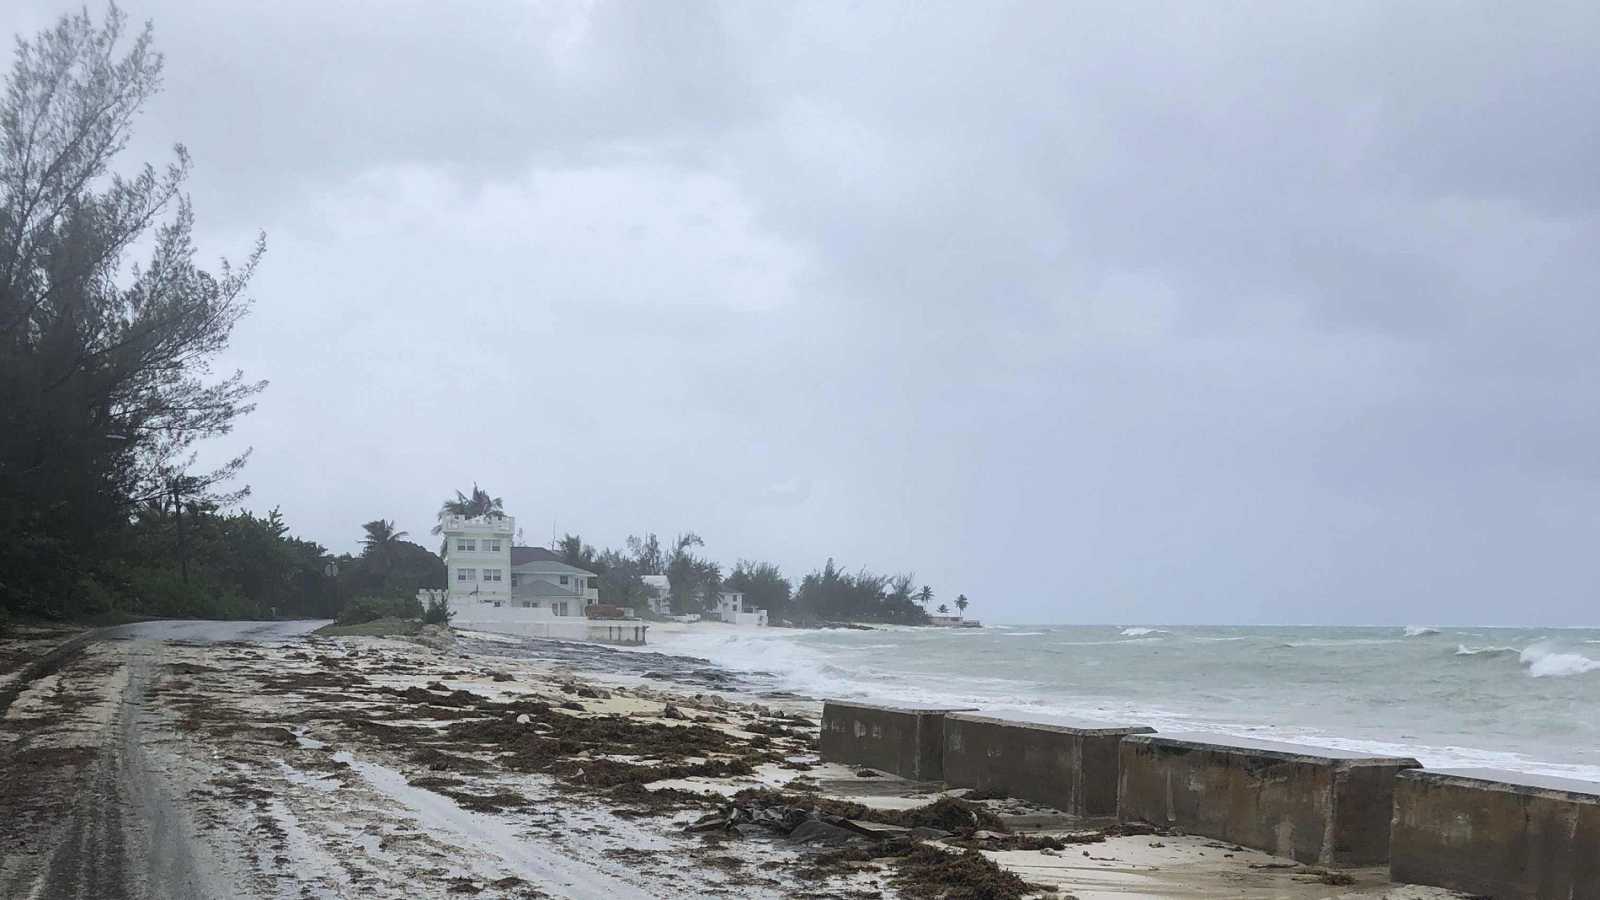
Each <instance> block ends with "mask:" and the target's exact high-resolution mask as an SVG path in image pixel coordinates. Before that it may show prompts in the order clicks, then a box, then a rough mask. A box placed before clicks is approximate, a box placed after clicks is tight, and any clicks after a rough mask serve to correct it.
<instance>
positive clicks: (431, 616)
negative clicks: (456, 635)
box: [422, 595, 455, 625]
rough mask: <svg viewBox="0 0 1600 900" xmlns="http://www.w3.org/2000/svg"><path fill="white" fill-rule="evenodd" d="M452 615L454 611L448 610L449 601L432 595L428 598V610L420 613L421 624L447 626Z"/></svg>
mask: <svg viewBox="0 0 1600 900" xmlns="http://www.w3.org/2000/svg"><path fill="white" fill-rule="evenodd" d="M454 615H455V611H454V610H452V609H451V608H450V601H449V600H446V599H445V598H444V597H441V596H438V595H434V596H432V597H429V598H428V608H427V609H425V610H423V611H422V624H424V625H449V624H450V618H451V617H452V616H454Z"/></svg>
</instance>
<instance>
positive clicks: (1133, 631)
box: [1122, 627, 1172, 637]
mask: <svg viewBox="0 0 1600 900" xmlns="http://www.w3.org/2000/svg"><path fill="white" fill-rule="evenodd" d="M1171 633H1172V632H1170V631H1165V630H1163V629H1160V628H1138V627H1136V628H1124V629H1122V636H1123V637H1144V636H1145V635H1149V634H1171Z"/></svg>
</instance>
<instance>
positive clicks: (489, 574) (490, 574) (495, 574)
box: [483, 569, 500, 581]
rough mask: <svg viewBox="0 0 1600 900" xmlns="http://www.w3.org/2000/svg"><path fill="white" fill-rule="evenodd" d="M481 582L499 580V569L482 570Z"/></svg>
mask: <svg viewBox="0 0 1600 900" xmlns="http://www.w3.org/2000/svg"><path fill="white" fill-rule="evenodd" d="M483 580H484V581H499V580H500V570H499V569H484V570H483Z"/></svg>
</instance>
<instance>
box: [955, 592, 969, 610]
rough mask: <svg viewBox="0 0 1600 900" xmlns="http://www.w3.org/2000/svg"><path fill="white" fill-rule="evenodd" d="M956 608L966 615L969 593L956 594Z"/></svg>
mask: <svg viewBox="0 0 1600 900" xmlns="http://www.w3.org/2000/svg"><path fill="white" fill-rule="evenodd" d="M956 609H959V610H961V614H962V615H966V613H967V595H966V594H957V595H956Z"/></svg>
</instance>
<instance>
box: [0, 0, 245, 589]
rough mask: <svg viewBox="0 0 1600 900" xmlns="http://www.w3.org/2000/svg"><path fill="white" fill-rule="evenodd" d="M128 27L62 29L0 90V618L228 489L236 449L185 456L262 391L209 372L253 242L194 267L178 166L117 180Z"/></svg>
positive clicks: (229, 327) (231, 321)
mask: <svg viewBox="0 0 1600 900" xmlns="http://www.w3.org/2000/svg"><path fill="white" fill-rule="evenodd" d="M126 26H127V20H126V17H125V16H124V15H123V14H122V13H121V12H120V11H119V10H117V9H116V8H115V7H112V8H111V9H110V11H109V12H108V13H107V15H106V17H105V19H104V21H103V22H98V23H97V22H96V21H95V20H93V19H92V18H91V17H90V16H89V14H88V13H87V12H78V13H73V14H70V15H67V16H63V17H62V18H61V19H60V20H59V21H58V22H57V23H56V24H55V25H54V26H52V27H50V28H48V29H46V30H44V31H42V32H40V33H39V34H37V35H35V36H34V37H33V38H31V39H23V40H19V41H18V42H17V45H16V51H15V61H14V63H13V65H12V68H11V72H10V74H9V75H8V76H7V77H6V79H5V87H4V91H3V92H0V573H3V574H0V603H8V602H9V603H11V604H13V605H18V604H20V605H28V606H31V607H34V608H35V609H36V611H39V612H45V613H59V612H67V611H69V610H66V609H64V608H63V607H62V606H61V604H63V603H65V602H67V601H68V599H69V598H70V596H71V595H72V594H73V585H72V583H71V582H70V581H67V580H66V579H67V577H68V573H73V574H78V573H82V572H83V571H84V569H85V567H86V566H93V565H95V564H96V562H95V561H96V560H97V559H98V558H100V557H101V556H103V555H104V553H105V549H106V548H105V544H106V535H107V534H108V533H110V532H113V531H115V530H117V529H120V528H124V527H125V526H126V525H127V523H128V521H129V519H130V517H131V514H132V511H133V510H134V509H135V508H136V507H138V506H139V505H141V503H142V502H143V501H146V500H157V499H169V500H171V502H173V503H175V504H176V505H177V506H178V507H179V508H180V509H181V510H183V511H185V512H187V511H188V510H189V509H190V508H192V507H194V506H196V505H199V504H206V503H220V502H227V501H230V500H232V499H235V498H237V497H238V496H240V495H241V494H242V491H233V492H232V493H229V492H227V491H226V490H225V488H224V487H223V485H224V484H225V482H227V481H228V479H229V478H230V477H231V476H232V475H234V474H235V473H237V472H238V470H239V469H240V468H241V467H242V466H243V464H244V460H245V456H246V455H247V454H240V455H239V456H236V457H234V458H233V459H231V460H228V461H226V462H225V463H223V464H222V465H221V466H218V467H216V468H214V469H208V470H199V471H197V470H195V468H194V462H195V451H194V448H195V445H196V444H197V443H198V442H199V441H202V440H204V439H206V438H208V437H212V436H215V435H219V434H223V433H225V432H227V431H229V429H230V428H231V427H232V425H233V423H234V421H235V419H237V418H238V417H239V416H241V415H243V414H245V413H247V412H248V411H249V410H250V409H251V403H250V401H251V398H252V397H253V396H255V394H256V393H257V392H258V391H260V390H261V389H262V388H263V387H264V386H265V382H259V381H248V380H246V379H245V377H244V376H243V374H242V373H239V372H234V373H232V374H231V375H222V376H213V375H212V373H211V370H210V365H211V363H212V362H213V361H214V360H215V359H216V357H217V356H218V354H219V353H221V352H222V350H223V349H224V348H226V347H227V344H228V339H229V336H230V335H231V334H232V332H233V328H234V325H235V324H236V323H237V322H238V321H239V319H240V317H242V316H243V315H244V314H245V312H246V310H247V309H248V307H249V302H248V299H247V298H246V296H245V289H246V286H247V285H248V284H249V281H250V276H251V274H252V273H253V272H254V271H255V268H256V264H257V262H258V261H259V259H260V258H261V253H262V251H263V248H264V239H262V238H260V237H258V238H257V240H256V242H255V244H254V246H253V247H251V248H250V249H249V250H248V251H247V252H246V254H245V256H244V257H243V259H242V261H241V262H240V263H239V264H237V265H234V264H230V263H228V262H222V263H220V264H219V265H218V266H217V267H216V268H215V269H213V270H207V269H204V268H201V266H200V265H198V264H197V263H196V261H195V247H194V242H193V239H192V234H191V232H192V230H193V226H194V221H195V218H194V211H193V210H192V209H191V208H190V205H189V198H188V196H187V195H186V194H185V193H184V184H185V180H186V179H187V177H188V175H189V169H190V162H189V155H188V153H187V151H185V150H184V148H183V147H182V146H181V145H180V146H177V147H175V148H174V149H173V156H172V159H171V160H170V161H169V162H168V163H167V164H166V165H164V166H161V167H159V168H158V167H155V166H152V165H142V166H137V167H131V168H128V169H126V170H124V171H118V170H117V169H116V168H114V163H115V162H116V160H117V158H118V156H119V155H120V154H121V153H122V151H123V150H124V148H125V147H126V146H127V143H128V138H129V135H130V133H131V130H132V127H133V123H134V121H135V119H136V118H137V117H138V114H139V111H140V109H141V108H142V107H143V106H144V105H145V103H146V101H148V100H149V99H150V98H151V97H152V96H153V95H154V94H155V93H156V92H157V90H158V89H159V87H160V84H161V66H162V59H161V55H160V54H159V53H157V52H155V51H154V50H153V49H152V46H151V29H150V27H149V26H148V25H146V26H145V27H144V28H143V29H141V30H139V31H137V32H136V33H133V34H132V35H131V36H130V35H129V34H128V32H127V27H126ZM136 253H137V254H138V255H140V256H142V257H143V261H142V262H133V261H132V260H131V257H133V256H134V255H135V254H136Z"/></svg>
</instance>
